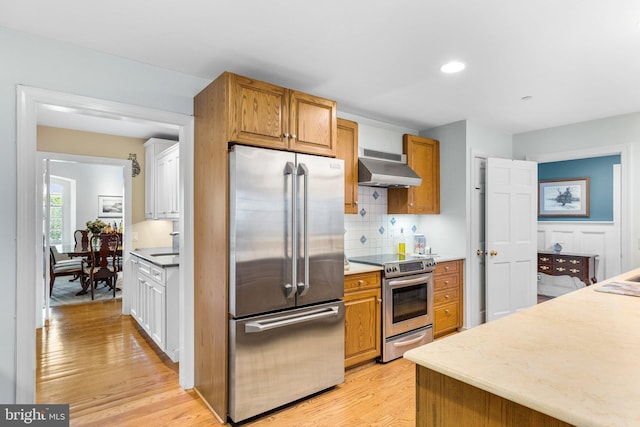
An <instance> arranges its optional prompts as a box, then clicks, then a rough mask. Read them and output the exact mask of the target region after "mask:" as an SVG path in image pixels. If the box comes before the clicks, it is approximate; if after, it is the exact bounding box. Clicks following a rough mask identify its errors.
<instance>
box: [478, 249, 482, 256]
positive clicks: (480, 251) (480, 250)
mask: <svg viewBox="0 0 640 427" xmlns="http://www.w3.org/2000/svg"><path fill="white" fill-rule="evenodd" d="M476 255H478V256H482V255H484V251H483V250H482V249H478V250H477V251H476Z"/></svg>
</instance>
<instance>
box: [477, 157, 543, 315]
mask: <svg viewBox="0 0 640 427" xmlns="http://www.w3.org/2000/svg"><path fill="white" fill-rule="evenodd" d="M486 172H487V175H486V216H485V224H486V227H485V233H486V251H485V255H486V265H485V268H486V281H485V298H486V312H485V313H486V320H487V322H489V321H491V320H495V319H498V318H500V317H504V316H506V315H508V314H511V313H514V312H516V311H518V310H522V309H524V308H527V307H530V306H532V305H534V304H536V287H537V282H536V273H537V259H536V258H537V257H536V254H537V194H538V192H537V182H538V167H537V163H535V162H530V161H522V160H510V159H496V158H488V159H487V168H486Z"/></svg>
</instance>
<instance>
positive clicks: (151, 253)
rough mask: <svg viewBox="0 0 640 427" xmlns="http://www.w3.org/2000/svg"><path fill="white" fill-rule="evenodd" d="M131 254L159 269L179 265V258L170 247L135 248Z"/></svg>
mask: <svg viewBox="0 0 640 427" xmlns="http://www.w3.org/2000/svg"><path fill="white" fill-rule="evenodd" d="M131 254H132V255H135V256H138V257H140V258H142V259H144V260H146V261H149V262H151V263H153V264H155V265H157V266H159V267H178V266H179V265H180V257H179V256H178V255H177V252H176V251H174V250H173V249H172V248H170V247H161V248H136V249H134V250H132V251H131Z"/></svg>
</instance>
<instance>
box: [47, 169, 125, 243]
mask: <svg viewBox="0 0 640 427" xmlns="http://www.w3.org/2000/svg"><path fill="white" fill-rule="evenodd" d="M50 168H51V174H52V175H56V176H60V177H65V178H70V179H74V180H76V223H75V224H74V225H73V227H74V230H79V229H83V230H84V229H85V228H86V227H87V225H86V224H87V221H94V220H95V219H96V218H98V196H99V195H102V196H122V191H123V188H124V182H123V179H122V167H121V166H109V165H92V164H86V163H73V162H57V161H52V162H51V166H50ZM101 219H102V220H103V221H104V222H109V223H110V224H113V221H114V220H115V221H116V222H118V223H119V222H120V221H121V220H122V219H121V218H116V219H111V218H101ZM68 243H72V242H68Z"/></svg>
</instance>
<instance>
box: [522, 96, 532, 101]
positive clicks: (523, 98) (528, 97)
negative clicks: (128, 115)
mask: <svg viewBox="0 0 640 427" xmlns="http://www.w3.org/2000/svg"><path fill="white" fill-rule="evenodd" d="M531 99H533V96H531V95H527V96H523V97H522V98H520V100H521V101H529V100H531Z"/></svg>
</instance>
